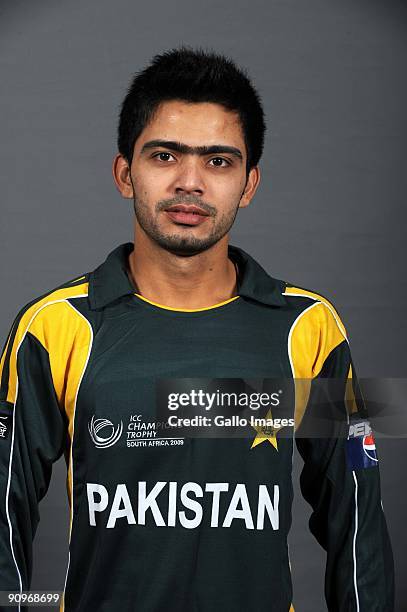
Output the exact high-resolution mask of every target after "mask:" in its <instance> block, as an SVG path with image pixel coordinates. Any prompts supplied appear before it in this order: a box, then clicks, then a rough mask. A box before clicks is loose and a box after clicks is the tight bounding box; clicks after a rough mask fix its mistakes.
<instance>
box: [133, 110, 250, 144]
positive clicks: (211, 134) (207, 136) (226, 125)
mask: <svg viewBox="0 0 407 612" xmlns="http://www.w3.org/2000/svg"><path fill="white" fill-rule="evenodd" d="M153 138H160V139H164V140H177V141H180V142H183V143H185V144H189V145H191V146H193V145H196V146H199V145H211V144H228V145H234V146H237V147H243V149H244V135H243V130H242V126H241V122H240V118H239V115H238V114H237V113H236V112H233V111H230V110H228V109H226V108H225V107H223V106H221V105H220V104H214V103H213V102H184V101H182V100H170V101H166V102H162V103H161V104H160V105H159V106H158V108H157V110H156V111H155V113H154V115H153V117H152V119H151V121H150V122H149V123H148V124H147V125H146V127H145V128H144V130H143V131H142V133H141V134H140V136H139V138H138V139H137V145H139V146H140V147H141V146H142V145H143V143H144V142H146V141H147V140H150V139H153ZM242 152H243V151H242Z"/></svg>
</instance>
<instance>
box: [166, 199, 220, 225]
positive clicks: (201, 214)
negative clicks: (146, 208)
mask: <svg viewBox="0 0 407 612" xmlns="http://www.w3.org/2000/svg"><path fill="white" fill-rule="evenodd" d="M165 212H166V213H167V215H168V216H169V217H170V219H171V220H172V221H174V222H175V223H177V224H181V225H189V226H191V225H200V224H201V223H203V222H204V221H205V219H207V218H208V217H209V214H208V213H207V212H206V211H205V210H203V208H200V207H199V206H195V205H194V204H191V205H186V204H174V205H173V206H170V207H169V208H167V209H166V210H165Z"/></svg>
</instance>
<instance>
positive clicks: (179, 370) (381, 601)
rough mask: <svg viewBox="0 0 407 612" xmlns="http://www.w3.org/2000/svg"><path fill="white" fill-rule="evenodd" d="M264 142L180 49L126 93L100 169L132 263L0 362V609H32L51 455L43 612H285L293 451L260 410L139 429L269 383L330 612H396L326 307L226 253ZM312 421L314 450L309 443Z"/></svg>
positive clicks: (16, 335) (237, 254)
mask: <svg viewBox="0 0 407 612" xmlns="http://www.w3.org/2000/svg"><path fill="white" fill-rule="evenodd" d="M264 131H265V124H264V118H263V111H262V107H261V103H260V99H259V96H258V95H257V93H256V91H255V90H254V88H253V86H252V84H251V83H250V81H249V79H248V77H247V76H246V75H245V74H244V73H243V72H242V71H241V70H240V69H238V68H237V67H236V65H235V64H234V63H233V62H232V61H230V60H228V59H226V58H224V57H222V56H219V55H216V54H213V53H206V52H203V51H201V50H196V51H195V50H192V49H188V48H185V47H181V48H179V49H175V50H171V51H169V52H166V53H164V54H162V55H159V56H156V57H155V58H154V60H153V62H152V64H151V65H150V66H149V67H147V68H146V69H145V70H144V71H142V72H141V73H139V74H137V75H136V76H135V77H134V79H133V82H132V84H131V86H130V88H129V91H128V93H127V95H126V97H125V100H124V102H123V105H122V109H121V114H120V122H119V135H118V149H119V153H118V155H117V156H116V157H115V159H114V162H113V175H114V180H115V183H116V185H117V187H118V189H119V191H120V193H121V195H122V196H123V197H124V198H128V199H131V200H133V202H134V212H135V226H134V244H133V243H125V244H122V245H120V246H118V247H117V248H116V249H114V250H113V251H112V252H111V253H110V255H109V256H108V257H107V259H106V261H105V262H104V263H102V264H101V265H100V266H98V267H97V268H96V270H94V271H92V272H90V273H86V274H84V275H82V276H80V277H78V278H75V279H74V280H72V281H70V282H67V283H64V284H63V285H61V286H59V287H58V288H56V289H53V290H52V291H50V292H48V293H47V294H46V295H44V296H41V297H39V298H37V299H35V300H33V301H32V302H30V303H29V304H27V305H26V306H25V307H24V308H22V310H21V311H20V312H19V314H18V315H17V317H16V319H15V321H14V323H13V325H12V328H11V330H10V334H9V337H8V339H7V342H6V344H5V347H4V350H3V355H2V359H1V389H0V391H1V395H0V399H1V418H2V423H3V432H4V434H3V438H4V439H2V440H1V441H0V444H1V450H0V453H1V455H0V458H1V465H0V468H1V487H2V501H1V515H0V516H1V540H0V547H1V548H0V550H1V561H0V564H1V567H0V569H1V573H0V576H1V578H0V589H1V590H7V591H11V590H14V591H26V590H28V589H29V585H30V576H31V566H32V548H31V543H32V538H33V537H34V534H35V530H36V527H37V523H38V518H39V517H38V502H39V501H40V499H41V498H42V497H43V496H44V495H45V493H46V490H47V488H48V484H49V479H50V474H51V466H52V463H53V462H54V461H56V460H57V459H58V458H59V457H60V456H61V455H62V453H64V454H65V457H66V461H67V465H68V474H67V486H68V497H69V503H70V536H69V542H70V545H69V562H68V568H67V574H66V582H65V589H64V596H63V600H62V603H61V610H65V611H66V612H79V611H81V612H82V611H85V610H86V611H89V610H97V611H98V612H107V611H109V612H110V611H113V610H116V609H120V610H123V611H131V610H137V611H140V612H141V611H143V612H153V611H154V612H158V611H166V612H167V611H168V612H172V611H174V612H175V611H176V612H184V611H185V612H187V611H188V612H198V611H202V612H209V611H212V610H219V611H221V610H222V611H225V612H232V611H233V612H240V611H241V612H243V611H244V612H248V611H256V612H263V611H264V612H266V611H270V612H271V611H273V612H283V611H288V610H293V609H294V608H293V605H292V601H293V600H292V587H291V577H290V565H289V555H288V549H287V534H288V531H289V528H290V522H291V501H292V485H291V467H292V453H293V440H292V434H291V435H288V436H287V435H285V436H284V435H283V432H284V428H282V429H281V430H280V429H279V427H278V426H277V425H276V427H274V424H273V426H272V427H270V426H269V423H270V422H273V421H272V417H273V415H274V416H275V414H276V411H275V410H274V407H273V406H269V407H267V409H266V411H263V413H262V414H260V413H259V416H265V417H267V418H268V419H269V420H268V421H267V424H266V425H267V426H265V427H262V426H261V425H260V426H258V425H256V426H254V427H250V426H249V428H248V429H249V432H250V433H249V434H248V435H247V434H246V435H241V436H237V437H232V436H231V435H229V436H223V437H220V436H217V435H209V434H208V435H205V434H203V435H201V436H193V435H190V436H183V435H181V433H182V432H181V430H177V429H176V430H172V431H171V432H168V428H167V429H165V427H164V426H167V425H168V422H169V419H168V422H167V421H166V420H164V421H162V420H159V419H157V418H156V417H157V415H158V416H159V414H158V412H157V410H158V408H157V406H158V404H159V401H158V403H156V398H157V397H158V399H160V398H162V394H163V389H164V391H165V390H168V389H170V390H171V391H172V393H170V394H168V398H169V397H170V396H171V399H172V400H175V399H177V400H181V396H185V394H186V395H187V396H188V397H192V393H193V392H194V393H199V391H197V389H196V387H197V386H198V387H199V384H202V386H203V388H205V389H206V390H207V389H208V388H209V387H210V384H209V385H208V383H207V381H208V380H209V381H212V382H213V381H215V384H217V383H219V387H220V389H221V390H222V389H224V388H228V389H229V387H228V385H229V384H232V386H233V384H236V385H237V386H238V385H239V383H238V381H242V380H244V379H251V380H254V379H255V380H260V379H261V380H263V381H264V385H265V386H264V389H265V388H267V385H270V384H271V383H270V381H273V380H274V379H276V380H277V379H282V380H287V381H290V380H291V382H293V381H294V383H295V401H294V402H292V403H291V404H290V403H289V409H291V412H292V416H293V417H294V422H295V427H296V431H297V433H298V437H297V439H296V441H297V445H298V448H299V450H300V452H301V454H302V456H303V458H304V461H305V465H304V469H303V472H302V476H301V486H302V491H303V493H304V495H305V497H306V499H307V500H308V501H309V502H310V504H311V506H312V508H313V514H312V516H311V520H310V528H311V530H312V532H313V534H314V535H315V536H316V538H317V539H318V541H319V542H320V544H321V545H322V546H323V547H324V548H325V549H326V551H327V566H326V567H327V570H326V583H325V586H326V589H325V591H326V599H327V605H328V609H329V610H332V611H341V612H345V611H346V612H350V611H368V610H369V612H372V611H373V610H377V611H379V610H380V611H385V610H386V611H390V610H393V588H394V587H393V565H392V563H393V561H392V553H391V548H390V543H389V538H388V533H387V528H386V522H385V518H384V515H383V511H382V507H381V500H380V484H379V473H378V467H377V457H376V455H375V453H374V449H373V440H372V435H371V433H370V430H368V431H367V433H366V429H365V428H366V427H368V425H367V423H366V422H365V421H363V420H362V419H359V420H357V419H355V417H357V416H360V417H364V416H365V413H364V408H363V403H362V400H361V398H360V396H359V391H358V386H357V381H356V377H355V373H354V367H353V364H352V361H351V357H350V353H349V345H348V340H347V336H346V330H345V328H344V326H343V323H342V321H341V319H340V317H339V315H338V313H337V311H336V309H335V308H334V307H333V305H332V304H331V303H330V302H329V301H328V300H327V299H326V298H325V297H323V296H321V295H320V294H318V293H315V292H313V291H309V290H306V289H303V288H299V287H295V286H292V285H290V284H289V283H287V282H285V281H282V280H278V279H276V278H273V277H271V276H269V275H268V274H267V273H266V272H265V270H263V268H262V267H261V266H260V265H259V264H258V263H257V262H256V261H255V260H254V259H253V258H252V257H251V256H250V255H248V254H247V253H246V252H244V251H243V250H242V249H240V248H238V247H236V246H232V245H229V243H228V239H229V235H228V233H229V230H230V229H231V227H232V225H233V222H234V219H235V217H236V214H237V211H238V209H239V208H244V207H246V206H248V204H249V203H250V201H251V200H252V198H253V196H254V194H255V192H256V189H257V187H258V185H259V180H260V171H259V166H258V163H259V160H260V157H261V153H262V147H263V139H264ZM188 381H193V384H192V383H191V384H190V386H188V384H189V382H188ZM327 381H336V383H337V386H335V385H333V384H331V383H330V382H329V384H328V385H326V386H323V385H322V387H321V386H320V384H319V383H321V382H327ZM195 383H196V384H195ZM225 384H226V387H225V386H224V385H225ZM338 385H339V395H336V394H337V393H338ZM246 388H247V387H246ZM180 390H183V391H184V392H185V393H184V394H182V393H180ZM200 391H202V389H200ZM218 391H219V389H217V392H218ZM280 391H281V389H280ZM164 395H165V394H164ZM199 397H200V398H201V397H207V396H206V395H205V394H201V395H199ZM270 397H271V396H270ZM338 397H339V402H338V401H337V400H338ZM274 399H275V398H274ZM191 403H193V402H191ZM168 406H169V409H170V410H175V409H176V407H177V406H175V407H174V405H172V406H170V405H168ZM276 410H277V409H276ZM321 410H322V420H323V421H324V422H325V427H327V429H325V434H321V433H320V432H319V431H318V432H316V431H315V429H312V427H313V421H312V417H313V415H314V413H315V415H320V414H321V412H318V411H321ZM336 411H337V412H336ZM202 412H203V411H202V410H199V409H198V410H196V415H197V416H202ZM204 412H206V414H208V413H209V412H210V411H209V408H208V406H206V408H205V410H204ZM178 414H181V413H178ZM335 414H337V415H339V419H338V418H335ZM172 415H174V413H172ZM167 416H168V415H167ZM233 416H235V415H233ZM292 422H293V420H291V423H292ZM273 423H274V422H273ZM287 423H288V421H287ZM305 426H308V428H309V427H311V429H308V430H307V429H305V430H304V427H305ZM344 427H345V430H346V435H345V436H344V435H337V433H338V432H340V431H342V432H343V430H344ZM360 427H362V430H363V432H364V435H363V436H362V437H359V438H358V437H357V436H355V435H353V434H354V433H355V431H360ZM301 428H303V429H302V431H308V432H311V434H315V436H314V437H313V436H312V435H311V436H309V435H300V432H301ZM358 428H359V429H358ZM236 429H237V428H235V430H236ZM285 430H286V431H287V430H289V428H288V426H286V427H285ZM326 431H328V434H329V435H326ZM365 433H366V435H365ZM367 439H369V440H370V441H371V445H370V447H371V454H370V458H369V457H367V455H366V453H364V451H365V447H367V443H366V440H367ZM366 457H367V459H366ZM19 609H20V608H19Z"/></svg>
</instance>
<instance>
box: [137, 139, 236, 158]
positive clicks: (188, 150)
mask: <svg viewBox="0 0 407 612" xmlns="http://www.w3.org/2000/svg"><path fill="white" fill-rule="evenodd" d="M156 147H163V148H164V149H171V151H177V152H178V153H183V154H189V155H202V156H203V155H213V154H219V153H229V155H233V156H234V157H236V158H237V159H239V160H243V155H242V152H241V151H240V150H239V149H237V148H236V147H230V146H229V145H211V146H206V145H203V146H200V147H190V146H189V145H187V144H184V143H182V142H176V141H174V140H149V141H148V142H146V143H144V145H143V146H142V148H141V151H140V153H144V151H147V150H148V149H155V148H156Z"/></svg>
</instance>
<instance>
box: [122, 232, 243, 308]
mask: <svg viewBox="0 0 407 612" xmlns="http://www.w3.org/2000/svg"><path fill="white" fill-rule="evenodd" d="M128 272H129V276H130V279H131V280H132V282H133V284H134V286H135V289H136V293H138V294H140V295H142V296H143V297H145V298H146V299H148V300H150V301H152V302H156V303H158V304H162V305H163V306H168V307H170V308H185V309H195V308H207V307H209V306H213V305H215V304H219V303H220V302H224V301H226V300H228V299H230V298H232V297H234V296H236V295H237V282H236V277H237V270H236V268H235V265H234V263H233V262H232V261H231V260H230V259H229V258H228V235H225V236H224V237H223V238H222V239H221V240H219V242H217V243H216V244H214V245H213V246H212V247H210V248H209V249H207V250H205V251H203V252H202V253H198V254H197V255H192V256H188V257H185V256H180V255H175V254H173V253H170V252H169V251H166V250H165V249H163V248H162V247H160V246H158V245H157V244H156V243H155V242H153V241H151V240H150V239H149V238H148V237H147V236H146V235H145V234H144V232H143V233H141V231H137V228H136V231H135V237H134V250H133V251H132V252H131V253H130V255H129V261H128Z"/></svg>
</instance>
